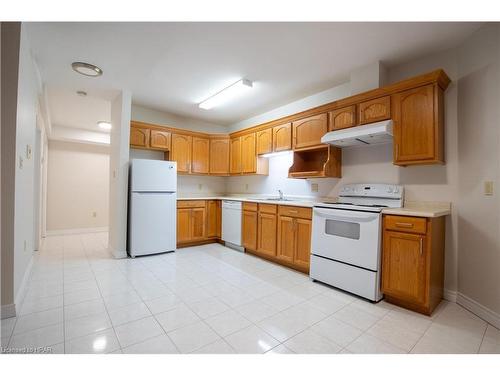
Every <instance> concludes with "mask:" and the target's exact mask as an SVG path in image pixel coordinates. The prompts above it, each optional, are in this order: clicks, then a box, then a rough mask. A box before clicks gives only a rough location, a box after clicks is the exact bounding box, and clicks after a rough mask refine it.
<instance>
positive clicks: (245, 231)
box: [241, 211, 257, 250]
mask: <svg viewBox="0 0 500 375" xmlns="http://www.w3.org/2000/svg"><path fill="white" fill-rule="evenodd" d="M242 215H243V216H242V228H241V231H242V240H243V247H244V248H245V249H250V250H257V212H255V211H243V214H242Z"/></svg>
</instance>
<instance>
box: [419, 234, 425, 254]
mask: <svg viewBox="0 0 500 375" xmlns="http://www.w3.org/2000/svg"><path fill="white" fill-rule="evenodd" d="M423 253H424V238H423V237H420V256H422V255H423Z"/></svg>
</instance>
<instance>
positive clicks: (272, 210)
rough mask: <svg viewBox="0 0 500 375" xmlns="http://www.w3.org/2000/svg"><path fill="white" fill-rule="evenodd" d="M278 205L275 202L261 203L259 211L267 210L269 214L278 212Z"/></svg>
mask: <svg viewBox="0 0 500 375" xmlns="http://www.w3.org/2000/svg"><path fill="white" fill-rule="evenodd" d="M277 211H278V210H277V206H276V205H275V204H264V203H259V212H265V213H268V214H276V212H277Z"/></svg>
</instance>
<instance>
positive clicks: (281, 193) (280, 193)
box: [278, 190, 284, 200]
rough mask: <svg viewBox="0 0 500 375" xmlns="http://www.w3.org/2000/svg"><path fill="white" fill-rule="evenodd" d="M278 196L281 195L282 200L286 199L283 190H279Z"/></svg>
mask: <svg viewBox="0 0 500 375" xmlns="http://www.w3.org/2000/svg"><path fill="white" fill-rule="evenodd" d="M278 194H279V195H280V200H283V199H284V197H283V192H282V191H281V190H278Z"/></svg>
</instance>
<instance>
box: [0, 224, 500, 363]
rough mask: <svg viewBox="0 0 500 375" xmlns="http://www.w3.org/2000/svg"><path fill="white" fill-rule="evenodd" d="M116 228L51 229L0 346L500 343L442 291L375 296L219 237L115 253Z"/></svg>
mask: <svg viewBox="0 0 500 375" xmlns="http://www.w3.org/2000/svg"><path fill="white" fill-rule="evenodd" d="M106 239H107V234H105V233H99V234H92V235H89V234H87V235H74V236H60V237H49V238H47V240H46V242H45V246H44V250H42V251H40V252H39V253H37V254H36V256H35V260H34V267H33V273H32V276H31V279H30V282H29V285H28V290H27V293H26V297H25V300H24V302H23V304H22V306H21V309H20V314H19V316H18V317H17V318H11V319H4V320H2V321H1V323H2V347H4V348H5V347H9V348H20V347H39V346H48V347H51V348H52V352H53V353H500V331H499V330H498V329H496V328H494V327H492V326H491V325H488V324H487V323H485V322H484V321H483V320H481V319H479V318H478V317H476V316H475V315H473V314H471V313H470V312H468V311H467V310H465V309H463V308H462V307H460V306H458V305H456V304H454V303H447V302H443V303H442V304H441V305H440V306H439V307H438V309H437V310H436V312H435V313H434V315H433V316H432V317H430V318H429V317H426V316H423V315H420V314H416V313H412V312H410V311H407V310H404V309H401V308H398V307H395V306H393V305H389V304H387V303H385V302H383V301H382V302H380V303H378V304H371V303H369V302H366V301H364V300H361V299H358V298H355V297H353V296H351V295H348V294H346V293H342V292H340V291H338V290H336V289H333V288H330V287H327V286H325V285H322V284H319V283H313V282H311V281H310V280H309V279H308V277H307V276H305V275H303V274H301V273H297V272H294V271H291V270H289V269H286V268H284V267H281V266H278V265H275V264H272V263H269V262H266V261H264V260H261V259H258V258H256V257H253V256H250V255H246V254H242V253H238V252H236V251H233V250H230V249H226V248H224V247H223V246H221V245H218V244H211V245H205V246H199V247H193V248H185V249H182V250H179V251H178V252H176V253H172V254H163V255H156V256H149V257H142V258H136V259H122V260H115V259H112V258H111V257H110V255H109V254H108V253H107V251H106V250H105V249H106Z"/></svg>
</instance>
